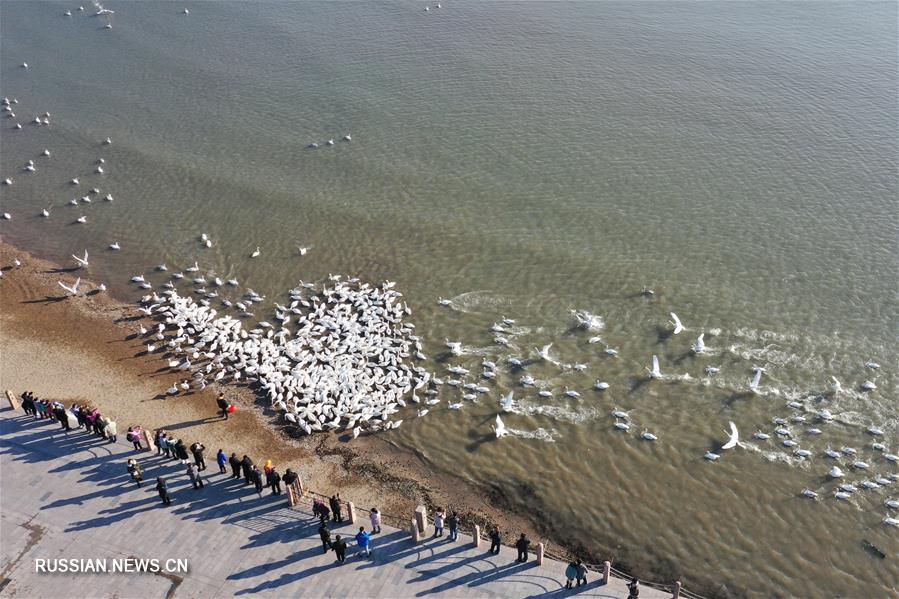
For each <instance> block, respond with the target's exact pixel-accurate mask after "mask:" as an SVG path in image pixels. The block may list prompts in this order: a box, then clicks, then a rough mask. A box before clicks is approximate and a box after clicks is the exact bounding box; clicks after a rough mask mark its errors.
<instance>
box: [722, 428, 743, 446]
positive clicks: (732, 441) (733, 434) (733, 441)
mask: <svg viewBox="0 0 899 599" xmlns="http://www.w3.org/2000/svg"><path fill="white" fill-rule="evenodd" d="M729 424H730V438H729V439H728V440H727V443H725V444H724V445H722V446H721V449H733V448H734V447H736V446H737V443H739V442H740V435H739V433H738V432H737V425H736V424H734V423H733V422H730V423H729Z"/></svg>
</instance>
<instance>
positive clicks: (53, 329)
mask: <svg viewBox="0 0 899 599" xmlns="http://www.w3.org/2000/svg"><path fill="white" fill-rule="evenodd" d="M14 258H18V259H19V260H21V261H22V263H23V264H22V266H21V267H19V268H15V267H13V259H14ZM0 267H2V268H3V271H4V272H3V278H2V280H0V387H2V388H3V389H10V390H12V391H13V393H15V394H16V395H17V396H18V395H19V394H21V393H22V391H25V390H30V391H33V392H34V393H35V395H37V396H38V397H40V398H47V399H53V400H61V401H63V402H64V403H65V404H67V405H70V404H71V403H73V402H81V401H87V402H89V403H90V404H91V405H94V406H96V407H97V408H99V409H100V411H101V412H102V413H103V414H107V415H110V416H112V417H113V419H115V420H116V422H117V423H118V426H119V431H120V432H124V431H125V430H127V427H128V426H130V425H132V424H140V425H141V426H143V427H145V428H146V427H149V428H152V429H159V428H163V429H166V430H168V431H172V433H173V434H174V435H175V437H176V438H178V437H180V438H182V439H184V441H185V442H186V443H188V444H190V443H193V442H194V441H195V440H199V441H201V442H202V443H203V444H204V445H206V447H207V453H208V454H209V455H210V457H212V456H214V455H215V453H216V451H217V450H218V449H219V448H222V449H224V450H225V451H226V452H231V451H234V452H237V454H238V455H239V456H240V455H243V454H247V455H249V456H250V457H251V458H253V460H254V461H255V462H256V463H262V462H264V461H265V460H268V459H271V460H272V461H273V463H274V464H275V465H276V466H278V467H279V468H280V471H281V472H282V473H283V472H284V471H285V469H286V468H288V467H290V468H292V469H293V470H294V471H296V472H299V473H300V475H301V476H302V478H303V481H304V483H305V484H306V486H307V488H308V489H311V490H313V491H315V492H317V493H323V494H332V493H337V492H339V493H340V495H341V498H343V499H345V500H348V501H353V502H354V504H355V505H356V506H357V509H360V510H368V509H369V508H371V507H374V506H377V507H378V508H379V509H380V510H381V511H382V512H383V513H384V514H385V516H386V517H387V519H388V520H390V522H391V524H393V525H399V524H405V523H406V522H409V521H411V518H412V515H413V513H414V510H415V506H416V505H419V504H424V505H427V506H429V507H430V508H432V509H433V508H434V507H436V506H438V505H439V506H445V507H448V508H449V509H455V510H458V511H459V513H460V514H463V515H465V520H466V521H467V522H468V523H469V524H474V523H481V524H486V523H494V522H495V523H497V524H498V525H499V526H500V530H502V531H504V532H505V533H506V536H507V538H512V537H511V536H510V535H512V534H515V535H516V536H517V533H518V532H519V531H527V532H529V533H531V535H532V538H534V539H535V540H536V539H538V538H539V535H537V534H536V533H537V531H536V530H535V527H534V526H532V525H528V523H526V522H525V521H524V520H523V519H522V518H519V517H516V516H515V515H514V514H510V513H504V511H503V510H502V508H501V506H499V505H497V504H496V501H495V498H493V499H489V498H487V497H484V496H483V495H482V494H481V493H479V492H478V490H477V489H475V488H473V486H472V485H471V484H468V483H466V481H464V480H460V479H454V478H448V477H446V476H443V475H441V476H440V477H439V478H438V477H436V476H431V474H430V473H429V472H428V467H427V464H425V463H423V462H422V461H421V460H420V459H419V458H418V457H417V456H415V455H411V454H410V453H408V452H404V451H401V450H398V449H397V448H396V447H394V446H393V445H392V444H391V443H390V440H389V433H381V434H379V435H372V436H362V437H359V438H358V439H355V440H352V441H351V439H350V436H349V435H348V434H346V433H343V432H338V433H336V434H335V433H319V434H316V435H313V436H299V435H297V436H294V435H292V434H290V433H289V432H288V431H287V430H286V429H285V427H283V426H281V425H279V422H280V421H281V418H280V416H279V415H278V414H277V413H275V412H274V411H272V410H269V409H266V404H267V403H268V402H267V401H266V400H264V399H262V400H260V399H259V398H258V397H257V396H256V394H255V393H254V392H253V391H252V389H251V388H249V386H247V385H234V384H228V385H225V386H223V387H219V386H218V385H210V386H208V387H207V388H206V389H205V390H203V391H194V390H191V391H189V392H181V393H179V394H177V395H175V396H169V395H167V394H166V389H168V388H169V387H171V386H172V385H173V384H175V383H177V382H178V381H180V380H184V379H185V378H187V377H185V376H184V373H183V372H178V371H174V370H172V369H170V368H168V365H167V361H168V360H169V359H171V356H170V355H169V354H166V353H164V352H163V351H161V350H160V351H157V352H155V353H154V354H152V355H148V354H147V352H146V347H145V346H146V343H147V342H148V341H152V338H144V337H142V336H141V335H140V333H139V327H140V325H141V324H142V325H143V326H144V327H146V328H147V329H151V328H152V329H154V330H155V327H156V324H157V323H156V321H154V320H151V319H149V318H145V317H143V316H142V315H141V314H140V313H139V312H138V311H137V309H136V308H134V307H131V306H128V305H125V304H123V303H121V302H119V301H117V300H115V299H114V298H111V297H110V296H109V295H108V293H106V292H100V291H99V290H97V286H96V285H95V284H94V283H91V282H89V281H87V280H86V277H87V276H89V271H87V272H86V271H84V270H73V269H63V268H60V267H59V266H57V265H54V264H51V263H49V262H47V261H44V260H40V259H37V258H35V257H32V256H30V255H29V254H27V253H26V252H23V251H20V250H18V249H17V248H14V247H13V246H10V245H9V244H6V243H0ZM76 277H82V281H81V285H80V287H79V295H78V296H77V297H67V295H66V293H65V292H64V291H63V289H62V288H61V287H59V285H58V284H57V281H60V280H62V281H65V282H67V283H68V284H71V283H72V282H74V280H75V278H76ZM220 390H221V391H222V392H224V393H225V395H226V397H227V398H228V400H229V401H230V402H231V403H233V404H234V405H235V407H236V411H235V413H234V414H232V415H231V417H230V418H229V419H228V420H222V419H221V418H220V417H219V415H218V409H217V407H216V403H215V399H216V396H217V394H218V392H219V391H220Z"/></svg>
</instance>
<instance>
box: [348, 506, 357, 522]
mask: <svg viewBox="0 0 899 599" xmlns="http://www.w3.org/2000/svg"><path fill="white" fill-rule="evenodd" d="M346 512H347V518H349V519H350V524H355V523H356V506H355V505H353V502H352V501H347V502H346Z"/></svg>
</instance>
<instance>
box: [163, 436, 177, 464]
mask: <svg viewBox="0 0 899 599" xmlns="http://www.w3.org/2000/svg"><path fill="white" fill-rule="evenodd" d="M165 446H166V447H168V448H169V456H170V457H171V458H172V459H173V460H177V459H178V452H177V450H176V449H175V437H173V436H172V434H171V433H169V434H168V435H166V437H165Z"/></svg>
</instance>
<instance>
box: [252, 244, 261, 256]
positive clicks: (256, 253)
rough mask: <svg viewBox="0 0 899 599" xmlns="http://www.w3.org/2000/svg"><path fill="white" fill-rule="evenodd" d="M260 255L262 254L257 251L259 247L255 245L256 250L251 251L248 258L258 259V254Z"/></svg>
mask: <svg viewBox="0 0 899 599" xmlns="http://www.w3.org/2000/svg"><path fill="white" fill-rule="evenodd" d="M261 253H262V252H261V251H259V246H258V245H257V246H256V249H255V250H253V253H252V254H250V258H258V257H259V254H261Z"/></svg>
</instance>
